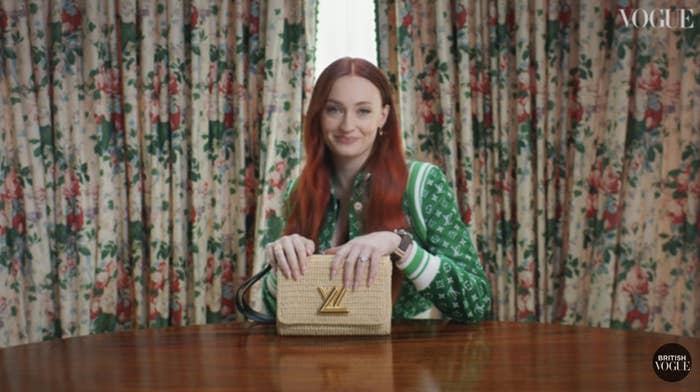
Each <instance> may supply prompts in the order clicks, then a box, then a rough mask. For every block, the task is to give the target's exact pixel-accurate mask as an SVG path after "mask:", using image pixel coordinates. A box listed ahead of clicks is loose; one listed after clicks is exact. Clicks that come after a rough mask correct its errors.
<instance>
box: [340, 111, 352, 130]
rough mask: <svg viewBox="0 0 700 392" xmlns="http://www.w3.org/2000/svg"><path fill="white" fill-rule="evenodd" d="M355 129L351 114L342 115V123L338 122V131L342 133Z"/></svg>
mask: <svg viewBox="0 0 700 392" xmlns="http://www.w3.org/2000/svg"><path fill="white" fill-rule="evenodd" d="M354 127H355V119H353V118H352V114H350V113H346V114H345V115H343V121H341V122H340V129H341V130H343V131H351V130H352V129H353V128H354Z"/></svg>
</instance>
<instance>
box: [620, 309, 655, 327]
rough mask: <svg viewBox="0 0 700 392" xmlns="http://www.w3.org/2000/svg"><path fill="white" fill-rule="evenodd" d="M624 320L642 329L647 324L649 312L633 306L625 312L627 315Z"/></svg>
mask: <svg viewBox="0 0 700 392" xmlns="http://www.w3.org/2000/svg"><path fill="white" fill-rule="evenodd" d="M625 321H626V322H627V323H628V324H629V325H630V326H631V327H632V328H635V329H644V328H646V326H647V324H649V312H648V311H646V312H642V311H641V310H639V309H637V308H634V309H632V310H630V311H629V312H627V317H626V318H625Z"/></svg>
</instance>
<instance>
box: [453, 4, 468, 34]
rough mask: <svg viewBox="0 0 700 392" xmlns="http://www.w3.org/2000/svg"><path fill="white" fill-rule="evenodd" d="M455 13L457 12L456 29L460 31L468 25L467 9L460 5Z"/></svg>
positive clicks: (455, 18)
mask: <svg viewBox="0 0 700 392" xmlns="http://www.w3.org/2000/svg"><path fill="white" fill-rule="evenodd" d="M455 11H456V12H455V16H454V20H455V27H457V29H458V30H459V29H462V28H463V27H464V25H466V24H467V9H466V8H464V5H462V4H459V5H458V6H457V9H456V10H455Z"/></svg>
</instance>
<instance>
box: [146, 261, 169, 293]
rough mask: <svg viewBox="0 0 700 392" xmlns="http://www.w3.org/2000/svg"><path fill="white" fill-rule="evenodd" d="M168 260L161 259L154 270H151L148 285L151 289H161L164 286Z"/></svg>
mask: <svg viewBox="0 0 700 392" xmlns="http://www.w3.org/2000/svg"><path fill="white" fill-rule="evenodd" d="M167 269H168V262H167V261H161V262H160V263H158V267H157V268H156V270H155V271H154V272H151V279H150V282H149V287H150V288H151V290H153V291H161V290H163V288H164V287H165V275H166V274H167V271H166V270H167Z"/></svg>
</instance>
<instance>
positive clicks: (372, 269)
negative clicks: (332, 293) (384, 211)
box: [326, 231, 401, 290]
mask: <svg viewBox="0 0 700 392" xmlns="http://www.w3.org/2000/svg"><path fill="white" fill-rule="evenodd" d="M400 242H401V237H399V235H398V234H396V233H393V232H391V231H376V232H374V233H369V234H365V235H362V236H358V237H355V238H353V239H352V240H350V241H348V242H346V243H345V244H343V245H340V246H336V247H333V248H330V249H328V250H327V251H326V254H332V255H335V257H333V262H332V263H331V279H333V278H335V275H336V273H337V272H338V268H339V267H340V266H341V264H342V265H343V285H344V286H345V287H346V288H350V287H352V289H353V290H357V288H358V287H360V283H361V280H362V277H363V276H365V274H366V273H367V268H368V267H369V275H368V277H367V287H369V286H370V285H371V284H372V282H374V280H375V278H376V277H377V270H378V268H379V259H380V258H381V257H382V256H387V255H389V254H391V252H393V251H394V250H395V249H396V248H397V247H398V246H399V243H400ZM351 283H352V286H351Z"/></svg>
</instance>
